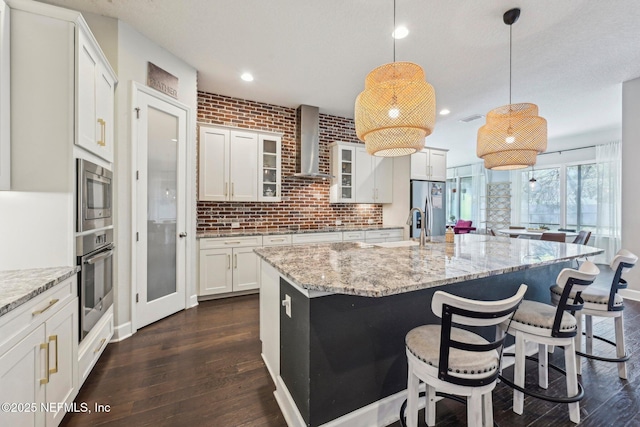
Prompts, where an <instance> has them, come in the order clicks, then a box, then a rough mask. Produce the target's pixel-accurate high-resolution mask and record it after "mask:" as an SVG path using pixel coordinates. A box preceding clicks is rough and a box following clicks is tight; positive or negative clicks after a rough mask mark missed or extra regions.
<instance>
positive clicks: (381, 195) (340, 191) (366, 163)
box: [330, 142, 393, 203]
mask: <svg viewBox="0 0 640 427" xmlns="http://www.w3.org/2000/svg"><path fill="white" fill-rule="evenodd" d="M331 173H332V175H333V178H332V179H331V190H330V202H331V203H391V202H392V201H393V159H391V158H385V157H376V156H372V155H370V154H369V153H367V150H366V148H365V147H364V146H363V145H362V144H353V143H347V142H334V143H333V144H331Z"/></svg>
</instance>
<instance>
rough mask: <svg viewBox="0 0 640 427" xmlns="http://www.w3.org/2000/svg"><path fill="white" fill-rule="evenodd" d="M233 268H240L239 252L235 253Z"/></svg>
mask: <svg viewBox="0 0 640 427" xmlns="http://www.w3.org/2000/svg"><path fill="white" fill-rule="evenodd" d="M233 268H236V269H237V268H238V254H233Z"/></svg>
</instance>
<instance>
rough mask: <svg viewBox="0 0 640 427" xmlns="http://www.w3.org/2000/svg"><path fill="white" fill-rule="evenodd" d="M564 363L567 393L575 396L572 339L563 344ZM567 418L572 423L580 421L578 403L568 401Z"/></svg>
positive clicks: (575, 384)
mask: <svg viewBox="0 0 640 427" xmlns="http://www.w3.org/2000/svg"><path fill="white" fill-rule="evenodd" d="M564 364H565V367H566V369H567V394H568V395H569V396H575V395H576V394H578V373H577V370H576V348H575V344H574V341H573V340H571V342H570V343H569V344H567V345H565V349H564ZM569 419H570V420H571V421H573V422H574V423H576V424H578V423H579V422H580V403H579V402H573V403H569Z"/></svg>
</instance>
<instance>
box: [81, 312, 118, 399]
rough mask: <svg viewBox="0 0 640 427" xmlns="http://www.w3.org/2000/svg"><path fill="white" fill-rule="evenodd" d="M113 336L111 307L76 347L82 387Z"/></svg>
mask: <svg viewBox="0 0 640 427" xmlns="http://www.w3.org/2000/svg"><path fill="white" fill-rule="evenodd" d="M112 336H113V306H111V307H109V309H108V310H107V312H106V313H105V314H104V315H103V316H102V318H101V319H100V320H99V321H98V323H96V324H95V326H94V327H93V328H91V331H90V332H89V334H88V335H87V336H86V337H84V339H83V340H82V341H81V342H80V344H79V345H78V375H79V377H80V384H78V388H80V387H81V386H82V384H83V383H84V381H85V380H86V379H87V377H88V376H89V374H90V373H91V370H92V369H93V367H94V366H95V364H96V362H97V361H98V359H99V358H100V356H101V355H102V353H103V352H104V350H105V348H107V344H109V341H110V340H111V337H112Z"/></svg>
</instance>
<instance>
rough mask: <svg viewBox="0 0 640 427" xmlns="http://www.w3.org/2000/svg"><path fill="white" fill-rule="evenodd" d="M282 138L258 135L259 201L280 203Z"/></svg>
mask: <svg viewBox="0 0 640 427" xmlns="http://www.w3.org/2000/svg"><path fill="white" fill-rule="evenodd" d="M281 147H282V138H281V137H280V136H276V135H267V134H260V135H258V200H259V201H261V202H279V201H280V200H281V197H282V194H281V188H282V182H281V181H282V170H281V169H282V168H281V164H282V160H281V159H282V154H281V149H282V148H281Z"/></svg>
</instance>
